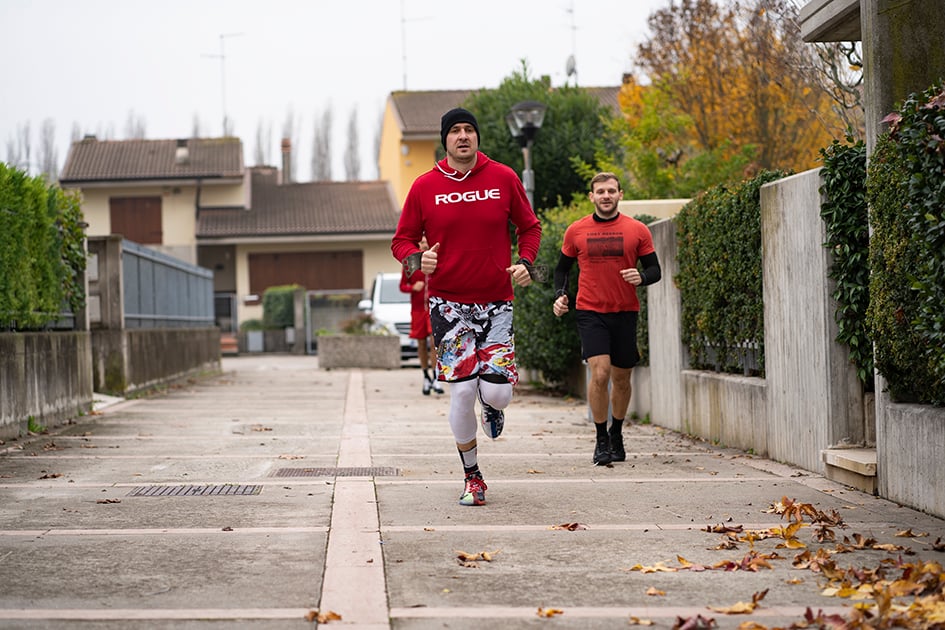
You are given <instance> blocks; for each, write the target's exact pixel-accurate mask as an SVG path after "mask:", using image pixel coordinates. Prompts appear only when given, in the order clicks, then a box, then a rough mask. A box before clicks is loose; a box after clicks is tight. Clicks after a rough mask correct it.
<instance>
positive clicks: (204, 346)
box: [91, 327, 220, 396]
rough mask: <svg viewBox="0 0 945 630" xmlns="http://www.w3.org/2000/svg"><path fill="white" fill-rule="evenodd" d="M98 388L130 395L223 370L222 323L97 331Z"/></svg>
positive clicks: (94, 375) (94, 337) (95, 379)
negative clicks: (216, 326)
mask: <svg viewBox="0 0 945 630" xmlns="http://www.w3.org/2000/svg"><path fill="white" fill-rule="evenodd" d="M91 365H92V370H91V372H92V381H93V385H94V387H95V391H97V392H102V393H107V394H112V395H118V396H121V395H126V394H129V393H133V392H135V391H140V390H143V389H147V388H149V387H154V386H155V385H160V384H162V383H167V382H171V381H174V380H178V379H180V378H184V377H186V376H188V375H190V374H195V373H198V372H200V371H205V370H218V369H220V329H219V328H215V327H212V328H139V329H134V330H93V331H92V358H91Z"/></svg>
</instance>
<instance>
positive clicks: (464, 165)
mask: <svg viewBox="0 0 945 630" xmlns="http://www.w3.org/2000/svg"><path fill="white" fill-rule="evenodd" d="M440 139H441V140H442V142H443V147H444V148H445V149H446V157H445V158H444V159H442V160H440V161H439V162H437V163H436V164H435V165H434V166H433V168H432V169H430V170H429V171H428V172H426V173H424V174H422V175H420V176H419V177H418V178H417V179H416V180H415V181H414V182H413V185H412V186H411V188H410V191H409V192H408V193H407V198H406V200H405V201H404V207H403V211H402V212H401V215H400V220H399V222H398V224H397V230H396V232H395V233H394V238H393V239H392V241H391V251H392V253H393V255H394V258H396V259H397V260H399V261H401V262H402V263H403V264H404V265H405V266H406V267H407V268H408V270H411V269H412V268H414V267H416V266H417V265H418V264H419V268H420V269H421V270H422V271H423V273H425V274H427V278H428V285H427V288H428V291H429V295H430V299H429V301H430V320H431V324H432V327H433V340H434V343H435V348H436V355H437V356H436V373H437V379H438V380H440V381H446V382H448V383H449V384H450V409H449V423H450V429H451V430H452V433H453V437H454V439H455V441H456V447H457V449H458V450H459V456H460V459H461V460H462V464H463V471H464V473H465V486H464V489H463V494H462V495H461V496H460V500H459V502H460V504H461V505H483V504H485V502H486V496H485V491H486V489H487V487H486V483H485V481H483V478H482V473H481V472H480V470H479V462H478V452H477V441H476V431H477V429H476V424H477V422H476V409H475V405H476V400H477V399H478V400H479V404H480V408H481V410H480V413H481V422H482V427H483V431H484V432H485V434H486V435H488V436H489V437H491V438H493V439H495V438H497V437H499V434H500V433H501V432H502V428H503V425H504V423H505V413H504V411H503V410H504V409H505V408H506V407H507V406H508V405H509V403H510V402H511V401H512V387H513V385H515V384H516V383H517V382H518V371H517V369H516V365H515V344H514V337H513V331H512V299H513V297H514V294H513V286H512V283H513V282H514V283H515V284H517V285H518V286H521V287H525V286H528V285H529V284H530V283H531V276H530V275H529V269H530V267H531V263H532V262H534V260H535V257H536V255H537V254H538V247H539V245H540V243H541V224H540V223H539V222H538V218H537V217H536V216H535V212H534V210H532V207H531V205H530V204H529V202H528V198H527V196H526V194H525V189H524V187H523V186H522V183H521V181H519V178H518V176H517V175H516V174H515V171H513V170H512V169H511V168H509V167H508V166H506V165H504V164H501V163H499V162H496V161H494V160H492V159H490V158H489V157H488V156H486V154H485V153H482V152H481V151H479V140H480V137H479V123H478V122H477V121H476V117H475V116H473V114H472V113H471V112H469V111H467V110H465V109H462V108H457V109H451V110H450V111H448V112H446V113H445V114H443V116H442V118H441V119H440ZM509 222H511V223H512V224H513V225H514V226H515V232H516V236H517V243H518V259H517V262H515V263H513V262H512V239H511V235H510V234H509ZM424 235H425V236H426V237H427V241H428V242H429V243H430V248H429V249H428V250H426V251H422V252H421V249H420V240H421V237H423V236H424Z"/></svg>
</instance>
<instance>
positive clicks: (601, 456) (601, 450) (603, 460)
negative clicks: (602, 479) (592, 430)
mask: <svg viewBox="0 0 945 630" xmlns="http://www.w3.org/2000/svg"><path fill="white" fill-rule="evenodd" d="M612 461H614V454H613V452H612V451H611V450H610V440H609V439H608V438H598V440H597V446H595V447H594V465H595V466H606V465H607V464H609V463H611V462H612Z"/></svg>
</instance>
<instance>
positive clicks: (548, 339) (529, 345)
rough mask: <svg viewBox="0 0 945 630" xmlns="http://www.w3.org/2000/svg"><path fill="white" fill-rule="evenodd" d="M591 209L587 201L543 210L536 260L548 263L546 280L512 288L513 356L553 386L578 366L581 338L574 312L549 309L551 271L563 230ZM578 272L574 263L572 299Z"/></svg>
mask: <svg viewBox="0 0 945 630" xmlns="http://www.w3.org/2000/svg"><path fill="white" fill-rule="evenodd" d="M593 211H594V207H593V206H592V205H591V203H590V201H589V200H588V201H581V202H577V203H575V204H572V205H570V206H564V207H562V206H559V207H557V208H552V209H549V210H546V211H545V214H544V216H543V218H542V225H541V228H542V235H541V248H540V249H539V250H538V260H536V261H535V262H536V264H543V265H547V266H548V272H549V279H548V282H533V283H532V284H531V285H529V286H528V287H525V288H524V289H523V288H519V287H516V288H515V354H516V358H517V360H518V362H519V363H520V364H521V365H522V366H523V367H527V368H531V369H534V370H539V371H541V374H542V376H543V377H544V379H545V380H546V381H547V382H548V383H550V384H554V385H558V384H561V383H563V382H564V381H565V380H566V377H567V376H568V374H570V373H571V372H572V371H573V370H574V369H575V367H576V366H578V365H580V363H581V340H580V338H579V337H578V334H577V327H576V324H575V322H574V312H573V311H572V312H570V313H567V314H566V315H564V316H563V317H560V318H558V317H555V315H554V313H553V312H552V311H551V305H552V304H553V303H554V301H555V291H554V282H553V275H554V273H553V272H554V268H555V266H557V264H558V257H559V256H560V254H561V242H562V240H563V239H564V231H565V230H566V229H567V227H568V225H570V224H571V222H572V221H575V220H576V219H578V218H579V217H582V216H585V215H587V214H590V213H591V212H593ZM577 274H578V271H577V265H575V266H574V267H572V269H571V278H570V280H569V282H568V289H569V295H571V296H572V299H573V296H574V292H575V291H576V289H577ZM572 306H573V304H572Z"/></svg>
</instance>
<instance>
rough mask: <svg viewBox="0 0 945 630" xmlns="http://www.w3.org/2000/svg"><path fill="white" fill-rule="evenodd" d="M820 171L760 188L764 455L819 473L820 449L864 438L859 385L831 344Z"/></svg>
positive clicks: (845, 356)
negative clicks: (765, 390)
mask: <svg viewBox="0 0 945 630" xmlns="http://www.w3.org/2000/svg"><path fill="white" fill-rule="evenodd" d="M820 184H821V179H820V169H815V170H812V171H806V172H804V173H800V174H798V175H794V176H792V177H787V178H784V179H782V180H779V181H777V182H773V183H771V184H767V185H765V186H764V187H762V189H761V228H762V229H761V239H762V243H761V248H762V256H763V276H764V310H765V374H766V380H767V382H768V385H769V387H768V398H767V406H766V409H767V413H766V417H767V422H768V425H769V429H770V432H769V441H768V456H769V457H771V458H773V459H777V460H781V461H788V462H791V463H793V464H797V465H799V466H801V467H803V468H805V469H806V470H812V471H817V472H822V471H823V462H822V459H821V454H820V451H821V450H823V449H825V448H828V447H830V446H834V445H836V444H838V443H841V442H846V443H851V444H862V443H864V440H865V434H866V431H865V428H864V415H863V387H862V385H861V384H860V382H859V379H858V378H857V376H856V371H855V369H854V368H853V366H852V364H851V363H850V362H849V352H848V350H847V349H846V347H844V346H841V345H840V344H838V343H837V342H836V341H834V339H835V338H836V336H837V332H838V328H837V325H836V323H835V321H834V313H835V312H836V309H837V303H836V301H835V300H834V299H833V298H832V297H831V293H832V292H833V289H834V286H835V284H834V282H833V281H829V280H827V278H828V275H829V274H830V265H831V262H832V256H831V254H830V252H829V251H828V250H827V249H826V248H825V247H824V246H823V243H824V242H825V241H826V240H827V234H826V228H825V226H824V222H823V221H822V220H821V218H820V202H821V196H820V192H819V188H820Z"/></svg>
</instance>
